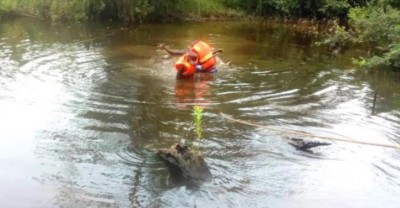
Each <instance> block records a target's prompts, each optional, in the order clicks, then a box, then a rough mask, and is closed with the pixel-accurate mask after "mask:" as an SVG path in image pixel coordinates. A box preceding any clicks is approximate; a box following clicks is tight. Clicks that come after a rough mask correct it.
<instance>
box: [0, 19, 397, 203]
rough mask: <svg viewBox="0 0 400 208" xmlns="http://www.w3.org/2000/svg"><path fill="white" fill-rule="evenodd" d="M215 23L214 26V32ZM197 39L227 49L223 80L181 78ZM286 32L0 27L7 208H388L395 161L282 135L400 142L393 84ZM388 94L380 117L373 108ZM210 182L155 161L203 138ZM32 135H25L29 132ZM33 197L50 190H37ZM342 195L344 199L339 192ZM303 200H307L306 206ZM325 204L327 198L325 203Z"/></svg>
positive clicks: (1, 156)
mask: <svg viewBox="0 0 400 208" xmlns="http://www.w3.org/2000/svg"><path fill="white" fill-rule="evenodd" d="M205 28H206V29H205ZM196 38H202V39H205V40H207V41H208V42H210V43H211V44H212V45H213V46H215V47H216V48H223V49H224V51H225V52H224V53H223V54H221V55H220V58H221V59H222V60H223V61H224V62H230V61H231V62H232V64H231V65H224V66H221V68H220V70H219V72H218V73H217V74H214V75H210V74H198V75H196V76H195V77H194V78H193V79H187V80H177V79H176V78H175V71H174V70H173V69H172V66H173V63H174V61H175V58H173V57H167V56H165V55H166V54H165V53H164V52H163V51H161V50H159V49H157V47H156V45H157V44H159V43H166V44H167V45H169V46H171V47H172V48H185V47H186V46H187V45H188V44H190V43H191V42H192V41H193V40H194V39H196ZM315 38H318V37H317V36H315V35H310V34H304V33H301V32H299V31H297V30H293V28H291V27H288V26H287V25H279V24H265V23H262V24H249V23H248V22H211V23H181V24H170V25H143V26H140V27H139V28H136V29H135V30H127V29H124V28H121V27H118V26H116V25H100V24H93V25H91V26H88V25H81V24H78V25H63V24H50V23H44V22H35V21H32V20H17V21H10V22H4V23H3V24H1V25H0V48H1V50H0V69H1V70H0V85H1V89H0V115H2V122H1V123H0V125H1V126H2V127H3V128H4V130H3V131H1V132H0V142H1V145H0V168H1V169H2V170H6V171H2V173H0V187H2V188H4V190H9V191H8V192H7V193H4V192H2V195H1V196H0V202H1V203H2V204H3V205H5V206H35V205H37V206H50V207H52V206H56V207H57V206H67V207H96V206H99V207H100V206H101V207H194V206H197V207H279V206H283V207H293V206H303V205H304V206H307V207H309V206H311V207H312V206H316V207H320V206H328V207H329V206H331V207H343V206H356V207H365V206H369V205H370V206H371V207H381V206H382V205H385V206H386V207H391V206H392V205H396V204H398V202H399V201H398V197H397V196H398V194H399V193H400V189H399V183H398V182H397V181H398V179H399V178H400V168H399V167H400V164H399V163H398V159H399V154H398V152H396V151H393V150H387V149H381V148H373V147H364V146H359V145H346V144H341V143H334V144H333V145H331V146H329V147H323V148H322V147H321V148H317V149H316V150H315V151H314V154H310V153H303V152H298V151H297V150H295V149H294V148H293V147H291V146H290V145H289V144H288V143H287V141H286V140H285V139H284V137H285V136H286V135H282V134H278V133H276V132H271V131H266V130H262V129H258V128H254V127H250V126H244V125H242V124H238V123H232V122H229V121H227V120H225V119H223V118H222V117H221V116H220V112H224V113H227V114H229V115H233V116H235V117H237V118H240V119H244V120H249V121H251V122H254V123H257V124H260V125H268V126H272V127H275V128H284V129H293V130H299V131H306V132H311V133H315V134H319V135H325V136H338V137H350V138H357V139H362V140H363V141H375V142H380V143H382V142H388V143H394V144H399V143H400V141H399V135H400V132H399V129H400V128H399V127H400V113H399V110H400V109H399V106H400V104H399V100H400V92H399V89H400V87H399V82H398V79H399V76H398V74H395V73H391V72H366V71H358V70H353V69H351V67H352V66H351V65H350V57H351V56H353V55H355V54H358V53H359V51H357V50H356V49H354V50H349V51H346V52H345V53H344V54H341V55H338V56H332V55H331V54H329V53H327V52H325V51H324V50H323V49H321V48H316V47H314V45H313V44H312V43H313V42H314V40H315ZM375 89H378V96H377V101H376V107H375V108H376V109H375V114H373V115H372V114H371V105H372V102H373V99H374V91H375ZM195 105H197V106H202V107H203V108H204V115H203V116H204V121H203V124H204V126H203V138H204V139H203V142H202V144H201V145H202V151H203V152H204V154H205V156H206V157H205V158H206V162H207V164H208V165H209V167H210V169H211V172H212V175H213V176H212V178H211V180H210V181H207V182H204V183H202V184H200V185H198V186H193V184H191V183H190V182H188V181H187V180H186V179H184V178H182V177H180V174H177V173H176V172H174V171H173V170H169V169H168V167H167V166H166V165H165V164H164V163H163V162H162V161H161V160H160V159H159V158H158V157H157V156H156V154H155V153H154V152H155V150H156V149H159V148H168V147H170V146H171V145H172V144H174V143H177V142H180V141H181V140H182V139H185V140H189V141H193V140H194V139H195V138H196V137H195V135H194V126H193V116H192V107H193V106H195ZM21 129H22V130H21ZM37 190H41V191H40V192H39V191H37ZM333 196H334V197H333ZM300 199H301V200H300ZM327 204H328V205H327Z"/></svg>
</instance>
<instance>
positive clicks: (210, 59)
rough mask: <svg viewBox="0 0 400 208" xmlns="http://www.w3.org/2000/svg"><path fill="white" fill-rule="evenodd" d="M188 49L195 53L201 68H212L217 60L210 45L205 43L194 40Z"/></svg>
mask: <svg viewBox="0 0 400 208" xmlns="http://www.w3.org/2000/svg"><path fill="white" fill-rule="evenodd" d="M190 50H191V51H193V52H195V53H196V54H197V57H198V63H199V64H201V66H202V68H203V70H205V71H208V70H211V69H213V68H214V66H215V63H216V62H217V60H216V59H215V56H214V55H213V53H212V50H211V47H210V46H209V45H208V44H207V43H205V42H203V41H196V42H195V43H194V44H193V45H192V47H191V48H190Z"/></svg>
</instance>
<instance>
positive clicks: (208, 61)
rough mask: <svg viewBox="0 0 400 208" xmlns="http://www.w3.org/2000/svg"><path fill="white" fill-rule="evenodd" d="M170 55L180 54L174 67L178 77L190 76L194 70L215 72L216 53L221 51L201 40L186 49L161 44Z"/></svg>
mask: <svg viewBox="0 0 400 208" xmlns="http://www.w3.org/2000/svg"><path fill="white" fill-rule="evenodd" d="M161 48H163V49H164V50H165V51H166V52H167V53H168V54H170V55H180V56H181V57H180V58H179V59H178V61H177V62H176V63H175V69H176V71H177V76H178V77H190V76H192V75H193V74H194V73H196V72H210V73H213V72H217V69H216V63H217V59H216V54H217V53H221V52H223V51H222V50H221V49H218V50H216V51H212V49H211V47H210V45H208V44H207V43H205V42H203V41H200V40H198V41H195V42H194V43H193V44H192V45H191V46H190V47H189V48H188V50H187V51H183V50H171V49H168V48H167V47H166V46H164V45H162V46H161Z"/></svg>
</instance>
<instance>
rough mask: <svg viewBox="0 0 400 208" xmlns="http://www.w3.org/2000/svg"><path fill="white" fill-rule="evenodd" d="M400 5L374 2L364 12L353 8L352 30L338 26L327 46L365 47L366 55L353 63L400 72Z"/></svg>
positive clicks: (363, 9) (362, 9)
mask: <svg viewBox="0 0 400 208" xmlns="http://www.w3.org/2000/svg"><path fill="white" fill-rule="evenodd" d="M399 4H400V3H399V2H398V1H390V0H386V1H374V2H373V3H371V4H369V5H368V6H366V7H362V8H351V9H350V11H349V14H348V17H349V25H350V27H349V29H346V28H344V27H341V26H339V25H335V28H334V30H332V31H333V34H331V35H329V36H328V37H327V38H326V39H325V41H324V42H325V43H328V44H331V45H335V46H336V47H345V46H346V45H349V44H362V46H363V47H365V51H366V52H367V53H366V55H364V56H363V57H359V58H355V59H354V63H356V64H358V65H359V66H361V67H367V68H373V67H378V66H384V67H387V68H392V69H400V10H399V9H397V8H399V7H400V5H399ZM396 7H397V8H396Z"/></svg>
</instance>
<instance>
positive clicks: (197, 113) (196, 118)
mask: <svg viewBox="0 0 400 208" xmlns="http://www.w3.org/2000/svg"><path fill="white" fill-rule="evenodd" d="M202 119H203V108H201V107H200V106H193V122H194V127H195V132H196V139H197V140H198V141H199V146H200V141H201V140H202V132H203V127H202V122H203V121H202Z"/></svg>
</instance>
